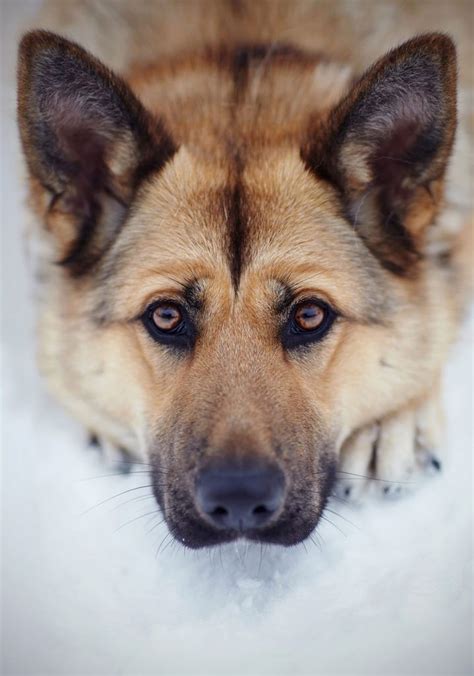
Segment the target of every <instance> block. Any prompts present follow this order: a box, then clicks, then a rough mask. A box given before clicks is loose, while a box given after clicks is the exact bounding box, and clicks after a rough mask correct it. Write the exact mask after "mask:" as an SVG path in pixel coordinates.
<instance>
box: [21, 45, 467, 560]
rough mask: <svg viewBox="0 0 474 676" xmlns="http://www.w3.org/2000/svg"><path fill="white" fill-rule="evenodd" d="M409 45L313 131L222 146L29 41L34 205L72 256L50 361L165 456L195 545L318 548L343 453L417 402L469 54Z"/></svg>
mask: <svg viewBox="0 0 474 676" xmlns="http://www.w3.org/2000/svg"><path fill="white" fill-rule="evenodd" d="M409 45H410V46H408V47H405V48H401V49H400V50H398V52H396V53H393V54H392V55H390V56H389V57H387V58H386V59H385V61H381V62H380V63H379V64H377V65H376V66H375V67H374V69H373V70H372V71H369V73H368V74H367V75H366V76H365V78H363V79H362V80H361V81H360V82H359V83H358V84H357V85H356V86H355V88H354V89H353V90H351V91H349V93H348V94H347V96H346V98H345V99H344V100H343V101H342V103H340V104H339V105H338V106H337V107H336V108H335V109H334V111H333V112H332V113H331V114H328V111H325V114H324V115H323V114H319V115H318V116H317V117H316V118H314V117H312V116H311V115H308V116H307V118H308V119H307V120H306V122H307V124H306V125H305V128H304V129H301V131H300V133H299V134H296V135H295V133H294V131H291V133H290V132H288V135H287V136H284V138H283V139H281V138H280V137H278V138H277V140H276V141H275V142H271V141H269V140H268V139H267V140H265V142H262V143H258V140H257V141H255V140H254V138H253V137H254V136H255V130H252V132H251V133H250V132H249V131H248V130H247V132H245V133H244V131H242V126H241V132H242V138H241V139H240V140H238V139H237V145H235V144H234V145H233V146H232V148H233V150H232V152H230V151H227V150H226V151H225V152H223V151H222V147H219V149H218V150H216V152H215V153H212V152H203V149H202V148H203V147H204V148H208V146H207V145H206V143H208V142H207V141H206V142H203V146H202V147H201V148H200V147H199V144H195V143H188V144H187V143H186V135H185V133H184V132H183V131H182V130H181V137H180V136H179V130H177V129H172V127H173V123H172V120H171V119H170V120H166V119H165V124H163V123H162V122H161V121H160V122H158V121H156V120H153V119H152V118H151V117H148V115H147V114H146V113H145V111H144V110H143V109H142V107H141V105H140V104H139V103H138V101H137V100H136V99H135V98H134V97H133V95H132V94H131V92H129V90H128V89H127V88H126V86H125V85H124V83H122V82H121V81H119V80H118V79H116V78H115V77H114V76H112V75H111V74H110V73H108V72H107V71H105V69H104V68H103V67H102V66H101V65H100V64H98V63H97V62H95V61H93V60H92V59H91V58H90V57H89V56H88V55H86V54H85V53H84V52H83V51H82V50H80V49H79V48H77V47H74V46H71V45H70V44H69V43H67V42H65V41H63V40H61V39H59V38H57V37H55V36H50V35H47V34H42V33H39V34H38V33H37V34H32V35H30V36H29V37H27V38H26V40H25V41H24V43H23V48H22V53H21V54H22V60H21V67H20V123H21V129H22V138H23V142H24V147H25V151H26V155H27V159H28V162H29V166H30V170H31V174H32V189H33V193H32V194H33V200H34V202H35V205H36V209H37V210H38V211H39V212H41V214H42V217H43V219H44V220H45V223H46V227H47V229H48V230H49V231H50V235H51V236H52V240H53V241H54V245H55V247H56V252H59V257H60V258H62V261H63V265H62V266H61V267H58V266H56V267H55V268H54V269H53V270H52V271H51V272H50V273H49V274H50V287H51V289H53V291H52V295H51V298H50V299H49V300H48V303H47V305H46V307H45V310H44V312H43V319H42V354H43V368H44V371H45V372H46V373H47V375H49V377H50V380H51V381H52V384H53V387H55V388H56V390H57V392H58V393H59V394H60V396H61V397H62V398H63V399H64V400H65V401H66V403H67V404H68V405H69V406H70V407H71V408H72V409H73V410H74V411H75V412H76V414H77V415H79V416H80V417H81V418H82V419H83V420H84V421H85V422H86V424H88V425H89V426H90V427H91V428H92V429H97V428H100V429H97V431H100V432H102V433H105V434H106V435H107V436H109V437H110V438H111V439H113V440H115V441H116V442H117V443H125V444H126V445H130V446H131V447H132V448H133V450H136V449H137V448H139V449H140V451H142V452H143V453H146V454H147V457H148V458H149V462H150V463H151V465H152V470H151V472H152V480H153V486H154V491H155V495H156V498H157V500H158V502H159V504H160V505H161V507H162V509H163V511H164V514H165V516H166V519H167V521H168V524H169V526H170V529H171V531H172V532H173V534H174V535H175V537H176V538H177V539H179V540H180V541H181V542H183V544H185V545H187V546H190V547H199V546H205V545H212V544H217V543H220V542H225V541H229V540H232V539H234V538H236V537H239V536H241V535H245V536H246V537H247V538H249V539H253V540H260V541H264V542H272V543H279V544H285V545H289V544H293V543H296V542H299V541H301V540H303V539H305V538H306V537H307V536H308V535H309V534H310V533H311V531H312V530H313V529H314V527H315V525H316V524H317V522H318V519H319V517H320V515H321V512H322V510H323V509H324V506H325V503H326V501H327V499H328V496H329V494H330V491H331V486H332V482H333V480H334V475H335V463H336V457H337V451H338V448H339V446H340V444H341V441H342V440H343V439H344V438H345V437H346V436H347V435H348V434H349V433H350V432H351V431H353V430H354V429H356V428H357V427H358V426H360V425H362V424H365V423H366V422H368V421H370V420H373V419H376V418H377V417H378V416H379V415H383V414H384V413H385V412H386V411H387V410H389V408H390V406H394V405H396V404H397V403H401V402H403V399H404V396H405V394H404V393H405V389H406V381H407V378H408V379H410V378H411V377H412V374H413V373H414V365H415V364H416V362H417V361H418V358H419V356H420V350H421V348H422V343H423V340H422V338H423V336H422V331H421V330H420V329H419V323H418V322H414V321H413V319H412V317H411V316H410V308H411V304H412V303H413V301H412V300H410V299H412V298H413V296H414V295H415V297H416V298H417V299H419V294H420V293H421V291H420V289H422V287H423V280H422V275H421V273H420V271H419V268H420V266H421V265H422V263H420V261H419V257H420V253H419V248H420V246H421V242H422V238H423V231H424V229H425V228H426V226H427V225H428V224H429V223H430V222H431V220H432V217H433V214H434V213H435V211H436V208H437V199H436V195H435V193H436V192H437V191H438V192H439V189H440V181H441V179H442V175H443V171H444V166H445V163H446V160H447V157H448V154H449V150H450V147H451V143H452V136H453V131H454V117H455V113H454V103H453V100H452V98H453V86H454V85H453V78H454V75H453V68H454V56H453V53H452V46H451V44H450V43H449V41H448V40H447V39H446V38H443V37H439V36H438V37H431V38H425V39H419V40H418V41H416V40H415V41H413V43H412V44H410V43H409ZM255 58H257V57H255ZM281 58H283V62H284V63H285V64H286V65H288V63H292V62H291V59H292V58H293V57H292V56H291V54H290V55H288V54H287V53H286V52H283V55H278V54H277V56H276V59H277V63H276V64H275V65H276V66H278V65H279V64H280V61H279V59H281ZM288 60H289V61H288ZM280 65H281V64H280ZM220 67H221V65H219V68H220ZM227 67H228V64H227V63H226V62H224V63H223V64H222V69H223V71H225V69H226V68H227ZM307 67H308V65H307V63H306V62H305V65H304V68H305V69H307ZM246 68H248V76H249V77H250V66H249V64H247V66H246ZM427 74H429V75H430V76H431V80H430V82H429V84H427V81H426V75H427ZM234 75H235V73H234ZM401 78H405V80H404V83H405V85H406V87H409V86H411V87H412V88H415V87H416V88H417V91H416V93H415V91H414V90H413V91H412V92H411V97H409V98H408V100H405V93H404V91H403V90H402V89H400V83H401ZM410 78H411V79H410ZM71 83H73V84H74V86H71ZM222 86H223V85H221V88H222ZM239 86H242V82H240V85H239ZM420 87H421V93H420ZM423 87H424V89H423ZM221 90H222V89H221ZM433 92H434V93H433ZM409 94H410V91H409ZM376 100H377V101H378V102H379V104H378V107H375V108H374V106H375V101H376ZM235 107H236V109H238V104H237V103H236V104H235ZM244 107H245V106H244ZM164 117H165V118H166V115H164ZM234 122H235V120H234ZM235 124H236V125H237V127H238V126H239V124H238V123H237V122H235ZM267 132H268V130H267ZM275 134H276V132H275ZM276 136H277V134H276ZM234 140H235V139H234ZM221 141H222V138H220V137H219V135H218V136H217V140H216V144H217V145H219V143H220V142H221ZM227 142H228V143H229V138H227ZM221 145H222V144H221ZM224 145H225V144H224ZM381 158H385V160H384V161H383V162H382V161H381ZM407 167H408V168H407ZM427 195H428V197H427ZM359 223H362V225H361V226H360V227H354V226H357V225H358V224H359ZM416 294H418V295H416ZM401 372H402V374H403V375H401Z"/></svg>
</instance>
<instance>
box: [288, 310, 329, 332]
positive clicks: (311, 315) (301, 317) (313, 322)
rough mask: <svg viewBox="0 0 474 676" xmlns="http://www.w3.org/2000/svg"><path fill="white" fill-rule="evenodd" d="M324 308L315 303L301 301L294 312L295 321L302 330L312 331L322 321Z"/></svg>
mask: <svg viewBox="0 0 474 676" xmlns="http://www.w3.org/2000/svg"><path fill="white" fill-rule="evenodd" d="M325 314H326V313H325V310H324V309H323V308H322V307H321V306H320V305H317V304H316V303H303V304H302V305H300V306H299V307H298V308H297V309H296V312H295V322H296V325H297V326H298V328H299V329H300V330H302V331H314V330H315V329H317V328H318V327H319V326H320V325H321V324H322V322H323V320H324V317H325Z"/></svg>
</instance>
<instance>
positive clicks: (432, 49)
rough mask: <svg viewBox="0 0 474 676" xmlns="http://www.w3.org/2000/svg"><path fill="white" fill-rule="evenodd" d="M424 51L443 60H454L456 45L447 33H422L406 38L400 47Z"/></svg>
mask: <svg viewBox="0 0 474 676" xmlns="http://www.w3.org/2000/svg"><path fill="white" fill-rule="evenodd" d="M404 48H405V49H406V50H410V51H424V52H427V53H429V54H431V55H432V56H439V57H441V59H442V60H443V61H445V60H446V61H448V62H451V63H455V62H456V45H455V44H454V41H453V39H452V38H451V37H450V36H449V35H448V34H447V33H422V34H421V35H417V36H416V37H414V38H412V39H411V40H408V42H405V43H404V44H403V45H401V47H400V49H404Z"/></svg>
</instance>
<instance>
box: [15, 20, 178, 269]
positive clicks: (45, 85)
mask: <svg viewBox="0 0 474 676" xmlns="http://www.w3.org/2000/svg"><path fill="white" fill-rule="evenodd" d="M18 116H19V125H20V134H21V140H22V143H23V149H24V152H25V155H26V160H27V164H28V168H29V171H30V175H31V179H32V183H33V193H34V195H35V196H36V198H37V199H36V202H37V204H38V203H41V205H42V207H43V209H44V211H45V212H46V213H45V220H46V224H47V227H48V229H49V230H51V231H52V232H53V235H54V236H55V240H56V243H57V248H58V251H59V256H60V257H61V258H62V260H61V262H62V263H63V264H64V265H67V266H68V267H69V269H70V270H71V273H72V274H76V275H79V274H81V272H83V271H85V270H87V269H88V268H89V267H90V265H91V264H93V263H94V262H95V261H96V260H97V258H98V256H100V254H101V252H102V251H103V250H104V248H105V247H106V246H107V245H108V244H110V242H111V241H112V240H113V237H114V235H115V234H116V232H117V229H118V228H119V227H120V225H121V222H122V221H123V218H124V215H125V213H126V209H127V207H128V205H129V203H130V201H131V199H132V197H133V194H134V191H135V190H136V188H137V186H138V184H139V182H140V181H141V180H142V179H143V178H144V177H145V176H146V175H147V174H149V173H150V172H151V171H154V170H158V169H159V168H160V167H161V166H162V165H163V164H164V163H165V162H166V161H167V160H168V159H169V158H170V157H171V156H172V154H173V152H174V150H175V148H174V145H173V142H172V140H171V139H170V137H169V136H168V135H167V133H166V132H165V130H164V128H163V126H162V125H161V123H160V122H159V121H158V120H156V119H154V118H153V117H152V116H151V115H150V114H149V113H147V112H146V111H145V110H144V108H143V106H142V105H141V103H140V102H139V101H138V99H137V98H136V97H135V96H134V94H133V93H132V91H131V90H130V88H129V87H128V86H127V85H126V84H125V82H124V81H123V80H121V79H120V78H119V77H117V76H116V75H114V74H113V73H112V72H110V71H109V70H108V69H107V68H106V67H105V66H104V65H102V64H101V63H100V62H99V61H97V60H96V59H94V58H93V57H92V56H90V55H89V54H88V53H87V52H86V51H85V50H83V49H82V48H81V47H79V46H78V45H76V44H74V43H72V42H69V41H68V40H65V39H63V38H61V37H59V36H57V35H54V34H52V33H48V32H45V31H33V32H31V33H28V34H27V35H26V36H25V37H24V38H23V40H22V42H21V45H20V51H19V68H18Z"/></svg>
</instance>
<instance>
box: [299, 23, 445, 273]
mask: <svg viewBox="0 0 474 676" xmlns="http://www.w3.org/2000/svg"><path fill="white" fill-rule="evenodd" d="M455 127H456V54H455V48H454V45H453V43H452V41H451V40H450V39H449V38H448V37H447V36H445V35H442V34H430V35H422V36H419V37H416V38H414V39H412V40H410V41H409V42H406V43H405V44H403V45H402V46H400V47H398V48H397V49H394V50H393V51H391V52H389V53H388V54H387V55H386V56H385V57H383V58H382V59H380V60H379V61H378V62H377V63H375V65H374V66H373V67H372V68H370V69H369V70H368V71H367V72H366V73H365V74H364V75H363V76H362V77H361V78H360V80H359V81H358V82H357V83H356V84H355V85H354V86H353V88H352V90H351V91H349V93H348V95H347V96H346V97H345V98H344V99H343V100H342V101H341V102H340V103H339V104H338V105H337V107H336V108H335V109H334V110H333V111H332V112H331V113H330V115H329V116H328V118H327V119H325V120H324V121H319V122H317V123H315V125H313V128H312V129H311V131H310V134H309V137H308V143H307V144H306V145H305V146H304V148H303V151H302V156H303V159H304V160H305V161H306V163H307V166H309V167H310V168H311V169H312V170H313V171H314V172H315V174H316V175H318V176H319V177H320V178H324V179H326V180H329V181H330V182H331V183H333V184H335V185H336V186H337V188H338V189H339V191H340V193H341V195H342V199H343V203H344V209H345V213H346V215H347V217H348V218H349V220H350V221H351V223H352V225H353V226H354V228H356V229H357V231H358V232H359V233H360V235H361V237H362V238H363V239H364V241H365V242H366V243H367V246H368V247H369V248H370V249H371V250H372V251H373V252H374V253H375V254H376V255H377V256H378V257H379V258H380V260H381V261H382V262H383V264H384V265H385V266H386V267H387V268H388V269H390V270H392V271H393V272H397V273H400V274H407V273H408V272H409V271H410V270H411V269H412V267H413V264H414V263H415V262H416V261H417V260H418V259H419V258H420V256H421V255H422V252H423V238H424V234H425V229H426V226H427V225H428V224H429V223H431V222H432V220H433V218H434V215H435V214H436V211H437V208H438V206H439V202H440V199H441V195H442V181H443V176H444V172H445V170H446V165H447V162H448V158H449V155H450V152H451V148H452V144H453V139H454V133H455Z"/></svg>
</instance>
